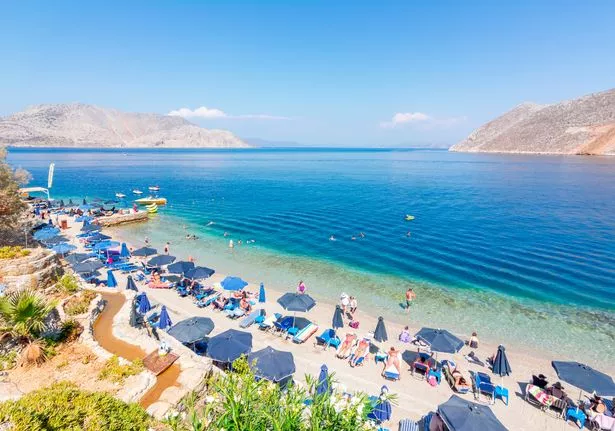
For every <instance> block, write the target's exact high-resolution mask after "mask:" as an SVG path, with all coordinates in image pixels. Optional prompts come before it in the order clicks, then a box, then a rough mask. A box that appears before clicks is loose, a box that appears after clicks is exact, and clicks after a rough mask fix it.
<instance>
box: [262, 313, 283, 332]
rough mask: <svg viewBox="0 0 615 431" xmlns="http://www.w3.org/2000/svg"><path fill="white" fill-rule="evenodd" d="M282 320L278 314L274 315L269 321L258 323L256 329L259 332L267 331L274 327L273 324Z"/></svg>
mask: <svg viewBox="0 0 615 431" xmlns="http://www.w3.org/2000/svg"><path fill="white" fill-rule="evenodd" d="M281 318H282V315H281V314H280V313H274V314H273V316H271V317H270V318H269V319H264V320H263V321H262V322H259V324H258V329H260V330H261V331H269V330H270V329H273V328H274V327H275V325H274V323H275V322H277V321H278V320H280V319H281Z"/></svg>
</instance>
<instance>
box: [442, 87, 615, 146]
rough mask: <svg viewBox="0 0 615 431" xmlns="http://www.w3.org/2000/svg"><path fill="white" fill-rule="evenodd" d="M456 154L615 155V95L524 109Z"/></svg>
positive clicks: (478, 134) (495, 122)
mask: <svg viewBox="0 0 615 431" xmlns="http://www.w3.org/2000/svg"><path fill="white" fill-rule="evenodd" d="M450 151H460V152H487V153H534V154H592V155H593V154H596V155H607V154H608V155H615V89H611V90H608V91H604V92H601V93H594V94H590V95H588V96H584V97H581V98H578V99H574V100H567V101H564V102H560V103H557V104H553V105H537V104H533V103H524V104H522V105H519V106H517V107H516V108H514V109H513V110H511V111H509V112H507V113H505V114H504V115H502V116H500V117H498V118H496V119H495V120H492V121H490V122H489V123H487V124H485V125H484V126H481V127H479V128H478V129H476V130H475V131H474V132H472V133H471V134H470V136H468V137H467V138H466V139H464V140H463V141H461V142H459V143H458V144H456V145H453V146H452V147H451V148H450Z"/></svg>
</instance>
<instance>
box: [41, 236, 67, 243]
mask: <svg viewBox="0 0 615 431" xmlns="http://www.w3.org/2000/svg"><path fill="white" fill-rule="evenodd" d="M67 241H68V238H66V237H65V236H62V235H54V236H52V237H51V238H47V239H45V240H42V241H41V242H43V243H45V245H46V246H53V245H56V244H60V243H62V242H67Z"/></svg>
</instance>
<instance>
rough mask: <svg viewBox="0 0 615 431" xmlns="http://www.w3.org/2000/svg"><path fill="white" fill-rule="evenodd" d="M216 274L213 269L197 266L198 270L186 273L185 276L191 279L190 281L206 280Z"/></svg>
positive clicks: (194, 269)
mask: <svg viewBox="0 0 615 431" xmlns="http://www.w3.org/2000/svg"><path fill="white" fill-rule="evenodd" d="M215 272H216V271H214V270H213V269H210V268H207V267H205V266H197V267H196V268H193V269H191V270H190V271H188V272H186V273H185V274H184V276H186V278H189V279H190V280H204V279H206V278H209V277H211V276H212V275H214V273H215Z"/></svg>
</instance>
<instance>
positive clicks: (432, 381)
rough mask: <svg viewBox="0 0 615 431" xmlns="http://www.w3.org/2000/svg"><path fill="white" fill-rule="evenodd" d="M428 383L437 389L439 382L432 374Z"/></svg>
mask: <svg viewBox="0 0 615 431" xmlns="http://www.w3.org/2000/svg"><path fill="white" fill-rule="evenodd" d="M427 383H429V384H430V385H431V386H434V387H435V386H437V385H438V380H437V379H436V376H434V375H433V374H430V375H429V377H427Z"/></svg>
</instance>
